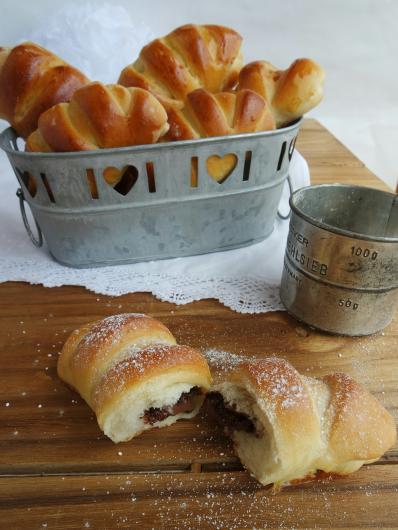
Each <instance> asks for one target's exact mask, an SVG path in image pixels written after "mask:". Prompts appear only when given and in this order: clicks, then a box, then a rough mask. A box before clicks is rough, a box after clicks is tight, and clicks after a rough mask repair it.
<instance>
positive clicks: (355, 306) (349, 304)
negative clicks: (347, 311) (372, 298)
mask: <svg viewBox="0 0 398 530" xmlns="http://www.w3.org/2000/svg"><path fill="white" fill-rule="evenodd" d="M339 306H340V307H350V308H351V309H352V310H353V311H356V310H357V309H358V306H359V304H358V303H357V302H353V301H352V300H350V299H349V298H347V300H343V299H340V300H339Z"/></svg>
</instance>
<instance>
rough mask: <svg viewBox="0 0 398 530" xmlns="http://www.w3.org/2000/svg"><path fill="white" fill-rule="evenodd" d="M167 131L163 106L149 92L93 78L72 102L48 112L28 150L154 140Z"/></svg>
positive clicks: (62, 148)
mask: <svg viewBox="0 0 398 530" xmlns="http://www.w3.org/2000/svg"><path fill="white" fill-rule="evenodd" d="M167 130H168V124H167V114H166V111H165V110H164V108H163V106H162V105H161V104H160V103H159V101H157V99H156V98H155V97H154V96H152V95H151V94H150V93H149V92H148V91H146V90H143V89H141V88H125V87H123V86H121V85H102V84H101V83H98V82H95V83H90V84H88V85H86V86H84V87H82V88H80V89H79V90H77V91H76V92H75V93H74V94H73V96H72V99H71V101H70V102H69V103H60V104H58V105H55V106H54V107H52V108H51V109H49V110H47V111H46V112H44V113H43V114H42V115H41V116H40V118H39V124H38V129H37V130H36V131H35V132H33V133H32V134H31V135H30V136H29V138H28V139H27V142H26V149H27V150H28V151H55V152H65V151H85V150H91V149H100V148H112V147H126V146H129V145H141V144H150V143H154V142H156V141H157V140H158V139H159V138H160V137H161V136H162V135H163V134H165V133H166V132H167Z"/></svg>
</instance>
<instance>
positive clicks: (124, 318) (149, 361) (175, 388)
mask: <svg viewBox="0 0 398 530" xmlns="http://www.w3.org/2000/svg"><path fill="white" fill-rule="evenodd" d="M58 375H59V376H60V378H61V379H62V380H63V381H65V382H66V383H68V384H69V385H70V386H71V387H73V388H74V389H75V390H77V391H78V392H79V393H80V395H81V396H82V398H83V399H84V400H85V401H86V402H87V404H88V405H89V406H90V407H91V408H92V409H93V410H94V412H95V413H96V415H97V420H98V424H99V426H100V428H101V429H102V430H103V431H104V433H105V434H106V435H107V436H109V438H111V440H112V441H113V442H115V443H117V442H122V441H127V440H130V439H131V438H133V437H134V436H137V435H138V434H140V433H141V432H143V431H145V430H147V429H151V428H153V427H164V426H166V425H171V424H172V423H175V422H176V421H177V420H179V419H182V418H192V417H193V416H195V415H196V414H197V412H198V411H199V409H200V407H201V405H202V403H203V400H204V397H205V393H206V392H207V390H208V389H209V387H210V383H211V375H210V371H209V368H208V365H207V362H206V360H205V359H204V357H203V356H202V355H201V354H200V353H199V352H198V351H196V350H194V349H192V348H189V347H188V346H180V345H177V344H176V340H175V338H174V337H173V335H172V334H171V333H170V331H169V330H168V329H167V328H166V327H165V326H164V325H163V324H161V323H160V322H159V321H157V320H155V319H154V318H151V317H149V316H146V315H142V314H134V313H130V314H121V315H114V316H111V317H107V318H105V319H103V320H100V321H98V322H94V323H91V324H87V325H86V326H83V327H82V328H80V329H77V330H76V331H74V332H73V333H72V334H71V335H70V337H69V338H68V340H67V341H66V343H65V345H64V347H63V349H62V352H61V355H60V357H59V361H58Z"/></svg>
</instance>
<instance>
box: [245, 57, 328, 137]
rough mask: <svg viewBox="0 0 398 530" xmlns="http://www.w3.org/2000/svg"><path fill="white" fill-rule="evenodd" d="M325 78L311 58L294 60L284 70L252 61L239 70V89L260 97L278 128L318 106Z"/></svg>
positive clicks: (262, 62)
mask: <svg viewBox="0 0 398 530" xmlns="http://www.w3.org/2000/svg"><path fill="white" fill-rule="evenodd" d="M324 78H325V73H324V71H323V69H322V67H321V66H319V64H317V63H316V62H314V61H312V60H311V59H297V60H296V61H294V62H293V63H292V64H291V65H290V66H289V68H287V69H286V70H278V69H277V68H275V66H273V65H272V64H271V63H268V62H266V61H255V62H253V63H249V64H247V65H246V66H245V67H244V68H242V70H241V71H240V74H239V83H238V88H239V89H242V88H248V89H250V90H254V91H255V92H257V93H258V94H260V95H261V96H262V97H263V98H264V99H265V100H266V101H267V102H268V103H269V105H270V107H271V111H272V113H273V115H274V118H275V121H276V126H277V127H278V128H279V127H283V126H285V125H287V124H288V123H290V122H292V121H294V120H296V119H297V118H300V117H301V116H302V115H303V114H305V113H306V112H308V111H309V110H311V109H312V108H314V107H315V106H316V105H318V103H319V102H320V101H321V99H322V96H323V81H324Z"/></svg>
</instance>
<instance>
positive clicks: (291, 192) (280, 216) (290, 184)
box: [276, 175, 294, 221]
mask: <svg viewBox="0 0 398 530" xmlns="http://www.w3.org/2000/svg"><path fill="white" fill-rule="evenodd" d="M287 183H288V184H289V192H290V197H291V196H292V194H293V191H294V189H293V184H292V179H291V178H290V175H288V176H287ZM276 213H277V214H278V217H279V218H280V219H282V220H283V221H286V219H289V217H290V214H291V213H292V211H291V210H290V208H289V213H288V214H286V215H283V214H281V212H280V211H279V208H278V211H277V212H276Z"/></svg>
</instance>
